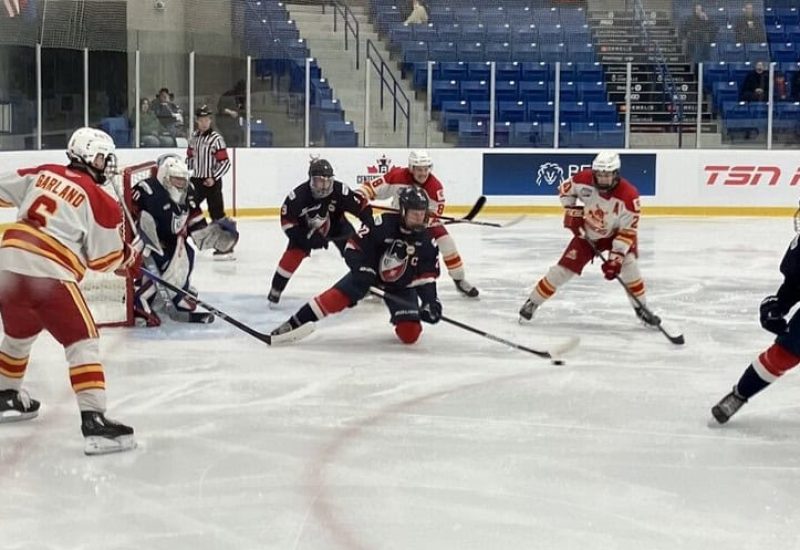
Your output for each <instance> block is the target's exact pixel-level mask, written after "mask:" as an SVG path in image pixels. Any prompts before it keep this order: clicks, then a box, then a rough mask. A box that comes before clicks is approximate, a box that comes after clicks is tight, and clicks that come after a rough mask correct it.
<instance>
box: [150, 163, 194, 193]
mask: <svg viewBox="0 0 800 550" xmlns="http://www.w3.org/2000/svg"><path fill="white" fill-rule="evenodd" d="M190 176H191V172H190V171H189V168H187V166H186V163H185V162H184V161H183V159H182V158H181V157H179V156H178V155H162V156H161V157H159V158H158V172H157V173H156V178H157V179H158V181H159V183H161V185H163V186H164V189H166V190H167V192H168V193H169V197H170V198H171V199H172V201H173V202H175V203H176V204H183V202H184V200H185V199H186V193H187V191H188V189H189V177H190ZM173 178H175V179H176V180H183V183H182V184H178V185H176V183H177V182H173Z"/></svg>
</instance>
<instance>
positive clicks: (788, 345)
mask: <svg viewBox="0 0 800 550" xmlns="http://www.w3.org/2000/svg"><path fill="white" fill-rule="evenodd" d="M794 219H795V231H796V232H797V234H796V235H795V237H794V239H793V240H792V242H791V244H790V245H789V248H788V249H787V250H786V253H785V254H784V256H783V260H782V261H781V266H780V271H781V273H782V274H783V277H784V279H783V283H782V284H781V286H780V287H779V288H778V292H777V293H776V294H775V295H773V296H767V297H766V298H764V300H763V301H762V302H761V306H760V318H761V326H762V327H763V328H764V329H766V330H768V331H770V332H772V333H775V334H776V335H777V337H776V338H775V341H774V343H773V344H772V345H771V346H770V347H768V348H767V349H766V350H764V351H762V352H761V353H760V354H759V355H758V357H756V359H755V360H754V361H753V362H752V363H750V365H749V366H748V367H747V368H746V369H745V371H744V372H743V373H742V376H741V378H739V381H738V382H737V383H736V385H735V386H734V387H733V390H731V392H730V393H728V394H727V395H726V396H725V397H723V398H722V399H721V400H720V402H719V403H717V404H716V405H714V407H713V408H712V409H711V414H713V415H714V418H715V419H716V421H717V422H719V423H720V424H724V423H725V422H727V421H728V420H730V418H731V416H733V415H734V414H736V411H738V410H739V409H740V408H741V407H742V405H744V404H745V403H747V401H748V400H749V399H750V398H751V397H753V396H754V395H756V394H757V393H759V392H760V391H761V390H763V389H765V388H766V387H767V386H769V385H770V384H772V383H773V382H775V381H776V380H777V379H778V378H780V377H781V376H782V375H783V374H784V373H785V372H786V371H788V370H790V369H792V368H794V367H796V366H797V364H798V363H800V314H798V313H797V312H795V313H794V314H793V315H792V317H791V318H790V319H789V321H788V322H787V321H786V315H787V314H788V313H789V310H791V309H792V307H794V305H795V304H797V302H798V301H800V247H799V246H798V244H800V209H798V210H797V212H796V213H795V215H794Z"/></svg>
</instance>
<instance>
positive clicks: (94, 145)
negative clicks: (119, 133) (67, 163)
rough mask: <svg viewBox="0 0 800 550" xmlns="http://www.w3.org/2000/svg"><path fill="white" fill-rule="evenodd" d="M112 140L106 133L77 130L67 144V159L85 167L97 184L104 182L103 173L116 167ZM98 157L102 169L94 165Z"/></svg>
mask: <svg viewBox="0 0 800 550" xmlns="http://www.w3.org/2000/svg"><path fill="white" fill-rule="evenodd" d="M115 150H116V147H115V146H114V140H113V139H111V136H109V135H108V134H107V133H105V132H104V131H102V130H98V129H96V128H88V127H83V128H78V129H77V130H75V131H74V132H73V133H72V136H71V137H70V138H69V142H68V143H67V157H69V159H70V160H72V161H75V162H79V163H80V164H83V165H84V166H86V168H87V169H88V170H89V172H90V174H91V175H92V177H94V179H95V181H97V182H98V183H103V182H104V181H105V177H104V172H105V171H106V170H107V169H113V168H115V167H116V158H115V157H114V151H115ZM98 155H101V156H102V160H103V167H102V168H98V167H97V166H95V165H94V162H95V159H96V158H97V156H98Z"/></svg>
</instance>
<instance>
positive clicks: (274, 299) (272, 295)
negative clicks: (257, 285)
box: [267, 288, 281, 307]
mask: <svg viewBox="0 0 800 550" xmlns="http://www.w3.org/2000/svg"><path fill="white" fill-rule="evenodd" d="M267 300H269V305H270V307H274V306H276V305H278V302H280V301H281V292H280V291H279V290H277V289H275V288H271V289H269V294H268V295H267Z"/></svg>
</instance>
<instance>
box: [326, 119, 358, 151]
mask: <svg viewBox="0 0 800 550" xmlns="http://www.w3.org/2000/svg"><path fill="white" fill-rule="evenodd" d="M325 146H326V147H358V132H356V131H355V128H354V127H353V123H352V122H350V121H346V122H345V121H340V120H335V121H328V122H326V123H325Z"/></svg>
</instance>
